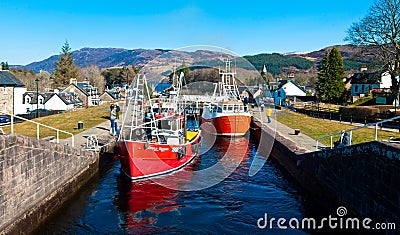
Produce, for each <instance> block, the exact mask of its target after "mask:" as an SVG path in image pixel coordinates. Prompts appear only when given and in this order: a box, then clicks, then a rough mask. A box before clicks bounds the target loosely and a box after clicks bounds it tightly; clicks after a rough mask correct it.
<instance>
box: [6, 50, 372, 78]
mask: <svg viewBox="0 0 400 235" xmlns="http://www.w3.org/2000/svg"><path fill="white" fill-rule="evenodd" d="M332 47H336V48H338V50H339V51H340V52H341V54H342V57H343V59H344V61H345V66H346V64H349V61H350V62H351V63H350V64H351V65H352V66H353V67H352V68H351V69H355V68H356V67H357V66H361V64H363V63H366V62H368V61H370V60H371V58H370V56H369V57H368V56H367V57H365V56H364V57H362V56H361V54H362V48H361V47H358V46H354V45H334V46H328V47H325V48H322V49H320V50H317V51H312V52H302V53H298V52H291V53H286V54H279V53H259V54H256V55H246V56H243V57H244V58H246V59H248V58H254V59H256V60H259V61H258V63H257V64H255V63H253V65H254V66H255V67H256V68H257V69H258V70H261V67H260V66H261V64H260V63H263V64H268V62H269V61H267V60H268V59H269V60H272V62H276V61H273V60H276V59H274V58H276V55H279V57H280V58H282V60H285V58H286V60H292V59H291V58H293V57H299V58H304V59H306V60H309V61H311V62H313V63H314V67H315V66H318V64H319V62H320V61H321V59H322V58H323V56H324V54H325V51H327V50H330V49H331V48H332ZM169 51H173V50H167V49H143V48H137V49H125V48H112V47H110V48H91V47H84V48H81V49H79V50H75V51H72V55H71V56H72V58H73V59H74V62H75V64H76V65H78V66H79V67H87V66H89V65H92V64H94V65H96V66H98V67H99V68H100V69H105V68H110V67H123V66H127V65H134V66H136V67H141V66H143V65H145V64H146V63H147V62H149V61H151V60H153V59H154V58H156V57H157V56H160V55H162V54H163V53H165V52H169ZM174 52H176V51H174ZM178 53H179V55H180V56H182V59H183V60H185V61H187V62H189V63H190V62H191V59H190V57H193V58H195V59H196V60H198V61H199V60H205V61H206V60H213V59H214V60H215V58H218V56H220V54H221V53H220V52H212V51H207V50H198V51H194V52H182V51H179V52H178ZM274 55H275V57H273V56H274ZM60 56H61V55H52V56H50V57H48V58H47V59H44V60H42V61H37V62H33V63H30V64H27V65H24V66H10V67H11V68H20V69H29V70H32V71H34V72H39V71H41V70H45V71H48V72H52V71H54V69H55V63H56V62H57V61H58V60H59V58H60ZM260 58H262V59H260ZM360 58H361V59H360ZM298 61H300V60H298ZM346 61H347V63H346ZM250 62H252V61H251V60H250ZM304 62H305V61H302V62H301V63H304ZM274 66H275V65H274ZM276 66H277V67H276V68H275V70H274V72H273V74H274V75H276V74H277V73H278V71H280V72H284V71H285V72H286V71H288V70H290V69H291V68H296V69H300V70H307V69H309V68H308V67H307V66H306V67H307V68H303V66H297V65H296V64H290V65H289V66H288V65H287V63H282V65H276ZM348 69H349V68H348ZM267 70H268V68H267Z"/></svg>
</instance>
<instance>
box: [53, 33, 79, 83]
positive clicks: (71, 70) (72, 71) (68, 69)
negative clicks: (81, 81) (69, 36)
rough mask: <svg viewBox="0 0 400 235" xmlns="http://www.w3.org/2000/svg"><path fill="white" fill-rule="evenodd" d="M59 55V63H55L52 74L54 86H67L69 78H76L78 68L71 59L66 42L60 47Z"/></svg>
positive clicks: (69, 49)
mask: <svg viewBox="0 0 400 235" xmlns="http://www.w3.org/2000/svg"><path fill="white" fill-rule="evenodd" d="M61 53H62V54H61V57H60V59H59V61H58V62H56V67H57V68H56V70H55V71H54V72H53V74H52V79H53V81H54V85H55V86H65V85H68V84H69V82H70V79H71V78H77V77H78V68H77V66H76V65H75V64H74V60H73V59H72V57H71V54H72V52H71V48H70V47H69V43H68V42H67V41H66V42H65V44H64V45H63V47H62V49H61Z"/></svg>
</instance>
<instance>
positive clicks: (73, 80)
mask: <svg viewBox="0 0 400 235" xmlns="http://www.w3.org/2000/svg"><path fill="white" fill-rule="evenodd" d="M69 84H75V85H76V84H77V81H76V78H71V79H70V80H69Z"/></svg>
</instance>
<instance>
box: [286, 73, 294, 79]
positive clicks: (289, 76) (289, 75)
mask: <svg viewBox="0 0 400 235" xmlns="http://www.w3.org/2000/svg"><path fill="white" fill-rule="evenodd" d="M287 77H288V80H293V81H294V73H289V74H288V75H287Z"/></svg>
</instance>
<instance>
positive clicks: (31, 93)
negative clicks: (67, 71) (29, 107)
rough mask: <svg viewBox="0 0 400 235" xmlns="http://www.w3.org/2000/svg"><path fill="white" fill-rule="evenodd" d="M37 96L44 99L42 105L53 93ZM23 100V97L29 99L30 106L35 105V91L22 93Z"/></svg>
mask: <svg viewBox="0 0 400 235" xmlns="http://www.w3.org/2000/svg"><path fill="white" fill-rule="evenodd" d="M39 95H40V96H42V97H43V98H44V100H43V103H46V102H47V101H48V100H49V99H50V98H51V97H52V96H53V95H54V93H53V92H39ZM23 96H24V99H25V96H29V97H31V101H30V102H29V103H30V104H36V103H37V101H36V92H35V91H27V92H25V93H24V95H23Z"/></svg>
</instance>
